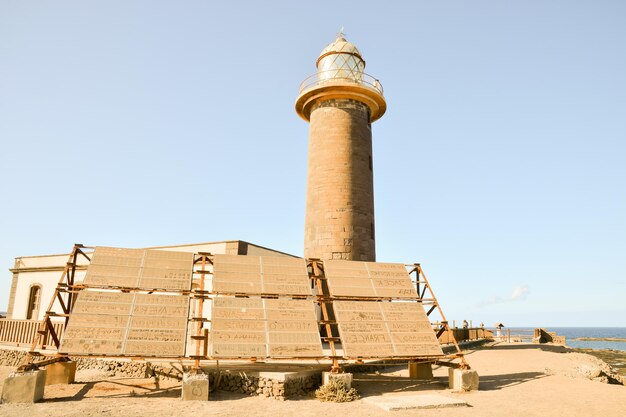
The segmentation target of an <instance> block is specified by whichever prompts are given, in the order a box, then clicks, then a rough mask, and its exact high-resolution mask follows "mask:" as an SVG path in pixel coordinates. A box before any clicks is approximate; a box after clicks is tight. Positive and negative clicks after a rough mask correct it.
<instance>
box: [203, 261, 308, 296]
mask: <svg viewBox="0 0 626 417" xmlns="http://www.w3.org/2000/svg"><path fill="white" fill-rule="evenodd" d="M213 291H215V292H217V293H226V294H261V293H263V294H292V295H311V280H310V279H309V274H308V272H307V267H306V261H305V260H304V259H300V258H291V257H286V256H285V257H283V256H244V255H215V260H214V264H213Z"/></svg>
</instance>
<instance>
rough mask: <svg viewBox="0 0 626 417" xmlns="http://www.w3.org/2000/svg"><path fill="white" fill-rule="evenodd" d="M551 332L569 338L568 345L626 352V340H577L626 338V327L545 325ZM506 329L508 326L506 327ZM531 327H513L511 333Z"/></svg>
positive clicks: (528, 329)
mask: <svg viewBox="0 0 626 417" xmlns="http://www.w3.org/2000/svg"><path fill="white" fill-rule="evenodd" d="M545 329H546V330H547V331H549V332H556V333H557V334H558V335H560V336H565V337H566V338H567V346H569V347H572V348H581V349H595V350H600V349H612V350H620V351H624V352H626V341H623V342H617V341H607V340H575V339H577V338H580V337H594V338H620V339H625V340H626V327H545ZM504 330H505V331H506V327H505V328H504ZM532 330H533V328H531V327H512V328H511V334H514V333H515V332H516V331H532Z"/></svg>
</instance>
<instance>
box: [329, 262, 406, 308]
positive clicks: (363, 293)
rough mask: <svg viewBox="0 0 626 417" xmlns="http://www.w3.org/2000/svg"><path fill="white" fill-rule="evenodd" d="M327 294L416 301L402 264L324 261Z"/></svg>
mask: <svg viewBox="0 0 626 417" xmlns="http://www.w3.org/2000/svg"><path fill="white" fill-rule="evenodd" d="M324 271H325V272H324V273H325V275H326V278H327V279H328V288H329V290H330V293H331V295H334V296H343V297H389V298H413V299H414V298H417V296H418V295H417V290H416V289H415V286H414V284H413V283H412V282H411V277H410V276H409V273H408V272H407V270H406V268H405V266H404V265H403V264H393V263H379V262H354V261H339V260H327V261H324Z"/></svg>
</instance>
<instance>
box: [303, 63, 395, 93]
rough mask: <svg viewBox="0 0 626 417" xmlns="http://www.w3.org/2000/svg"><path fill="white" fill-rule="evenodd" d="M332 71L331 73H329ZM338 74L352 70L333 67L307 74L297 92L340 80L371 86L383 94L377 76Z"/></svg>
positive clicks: (349, 72)
mask: <svg viewBox="0 0 626 417" xmlns="http://www.w3.org/2000/svg"><path fill="white" fill-rule="evenodd" d="M331 73H332V75H330V74H331ZM340 74H354V72H353V71H351V70H348V69H342V68H339V69H333V70H327V71H318V72H316V73H315V74H313V75H310V76H308V77H307V78H305V79H304V81H302V83H301V84H300V89H299V90H298V94H301V93H302V92H303V91H305V90H310V89H312V88H314V87H318V86H321V85H324V84H331V83H335V82H337V81H340V82H348V83H354V84H360V85H362V86H364V87H368V88H373V89H374V90H376V91H378V92H379V93H380V94H381V95H383V86H382V84H381V83H380V81H378V79H377V78H375V77H373V76H371V75H369V74H365V73H357V75H354V76H340Z"/></svg>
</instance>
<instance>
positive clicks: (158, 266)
mask: <svg viewBox="0 0 626 417" xmlns="http://www.w3.org/2000/svg"><path fill="white" fill-rule="evenodd" d="M192 272H193V253H188V252H172V251H163V250H150V249H146V250H144V249H123V248H110V247H104V246H98V247H96V249H95V250H94V253H93V255H92V258H91V263H90V264H89V266H88V267H87V273H86V275H85V279H84V283H85V284H87V285H93V286H104V287H127V288H142V289H144V288H145V289H163V290H188V289H190V288H191V276H192Z"/></svg>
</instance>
